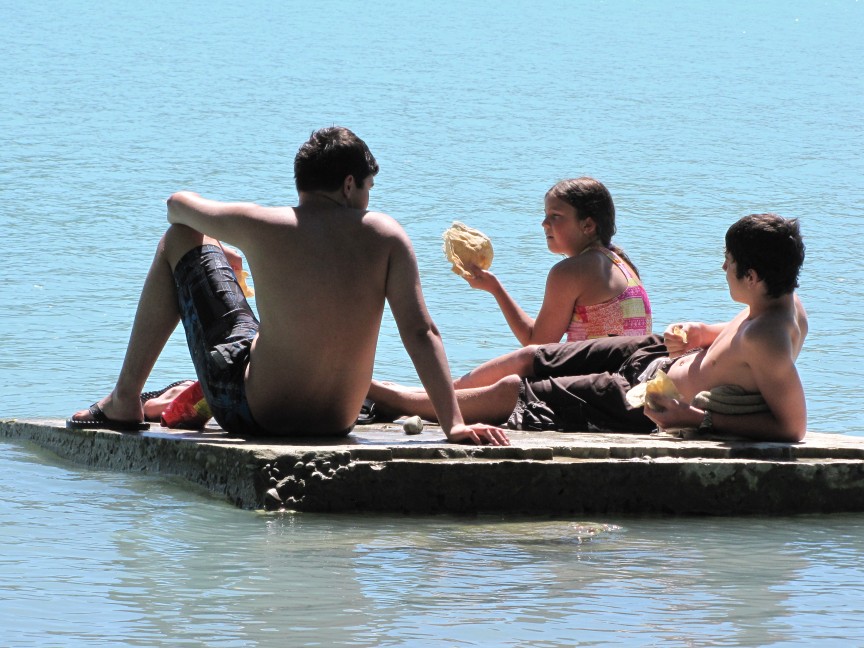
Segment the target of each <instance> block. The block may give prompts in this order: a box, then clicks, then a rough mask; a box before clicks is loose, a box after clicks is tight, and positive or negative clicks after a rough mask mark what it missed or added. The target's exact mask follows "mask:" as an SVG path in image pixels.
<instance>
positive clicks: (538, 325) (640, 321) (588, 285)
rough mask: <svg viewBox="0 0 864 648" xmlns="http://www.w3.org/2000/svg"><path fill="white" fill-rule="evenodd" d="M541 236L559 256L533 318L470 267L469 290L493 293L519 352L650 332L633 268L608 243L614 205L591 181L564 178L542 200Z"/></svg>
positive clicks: (648, 307) (496, 283) (487, 274)
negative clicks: (519, 346) (535, 346)
mask: <svg viewBox="0 0 864 648" xmlns="http://www.w3.org/2000/svg"><path fill="white" fill-rule="evenodd" d="M545 212H546V216H545V218H544V219H543V222H542V226H543V232H544V234H545V235H546V245H547V246H548V247H549V251H550V252H554V253H556V254H563V255H564V256H565V257H567V258H565V259H564V260H563V261H559V262H558V263H556V264H555V265H554V266H553V267H552V269H551V270H550V271H549V276H548V278H547V279H546V293H545V295H544V297H543V305H542V306H541V307H540V312H539V313H538V314H537V317H536V318H531V317H530V316H529V315H528V314H527V313H525V311H524V310H522V308H520V307H519V305H518V304H517V303H516V301H515V300H514V299H513V298H512V297H511V296H510V294H509V293H508V292H507V291H506V290H505V289H504V287H503V286H502V285H501V282H500V281H499V280H498V278H497V277H496V276H495V275H494V274H492V273H491V272H488V271H485V270H480V269H479V268H471V271H472V272H473V273H474V274H473V276H472V277H469V278H467V279H466V280H467V281H468V283H469V284H470V285H471V287H472V288H477V289H479V290H485V291H487V292H489V293H491V294H492V295H493V296H494V297H495V299H496V301H497V302H498V306H499V307H500V308H501V312H502V313H503V314H504V317H505V319H506V320H507V324H508V325H509V326H510V329H511V330H512V331H513V334H514V335H515V336H516V339H517V340H519V343H520V344H522V345H523V346H528V345H531V344H547V343H550V342H560V341H561V338H562V337H563V336H564V335H565V333H566V335H567V341H568V342H575V341H580V340H586V339H591V338H598V337H605V336H607V335H647V334H649V333H651V304H650V302H649V301H648V293H647V292H646V291H645V288H644V287H643V286H642V282H641V280H640V279H639V273H638V271H637V270H636V266H635V265H633V263H632V262H631V261H630V259H629V258H628V257H627V255H626V254H625V253H624V251H623V250H621V249H620V248H618V247H617V246H615V245H613V244H612V236H613V235H614V234H615V231H616V229H615V205H614V203H613V202H612V196H611V194H610V193H609V190H608V189H606V187H605V186H603V183H601V182H599V181H598V180H595V179H594V178H588V177H582V178H575V179H572V180H562V181H561V182H559V183H558V184H556V185H555V186H553V187H552V188H551V189H550V190H549V191H547V192H546V197H545Z"/></svg>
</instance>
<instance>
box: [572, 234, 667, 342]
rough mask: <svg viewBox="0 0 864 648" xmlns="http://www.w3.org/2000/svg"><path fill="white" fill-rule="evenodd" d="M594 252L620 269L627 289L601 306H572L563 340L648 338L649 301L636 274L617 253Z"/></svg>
mask: <svg viewBox="0 0 864 648" xmlns="http://www.w3.org/2000/svg"><path fill="white" fill-rule="evenodd" d="M592 249H598V250H600V252H602V253H603V254H605V255H606V256H607V257H609V260H610V261H611V262H612V263H614V264H615V266H616V267H618V268H620V270H621V272H623V273H624V276H625V277H626V278H627V288H625V289H624V292H622V293H621V294H620V295H618V296H617V297H613V298H612V299H610V300H609V301H605V302H603V303H602V304H593V305H591V306H576V308H575V310H574V311H573V319H572V320H571V321H570V326H569V327H568V328H567V341H568V342H580V341H582V340H590V339H592V338H600V337H606V336H608V335H649V334H650V333H651V302H650V301H648V293H647V292H646V291H645V288H644V287H643V286H642V282H641V281H640V280H639V277H637V276H636V273H635V272H633V271H632V270H631V269H630V266H628V265H627V264H626V263H625V262H624V261H623V260H622V259H621V257H619V256H618V255H617V254H615V253H614V252H613V251H612V250H609V249H607V248H592Z"/></svg>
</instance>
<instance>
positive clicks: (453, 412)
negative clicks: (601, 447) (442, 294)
mask: <svg viewBox="0 0 864 648" xmlns="http://www.w3.org/2000/svg"><path fill="white" fill-rule="evenodd" d="M388 229H389V232H388V233H389V234H391V236H390V237H389V240H390V241H391V244H392V248H391V251H390V262H389V265H388V270H387V287H386V291H387V292H386V296H387V301H388V303H389V304H390V310H391V312H392V313H393V317H394V319H395V320H396V325H397V326H398V328H399V335H400V337H401V338H402V343H403V344H404V345H405V350H406V351H407V352H408V355H409V356H410V357H411V361H412V362H413V363H414V367H415V368H416V369H417V375H418V376H419V377H420V381H421V382H422V383H423V387H424V388H425V389H426V393H427V394H428V395H429V400H430V401H431V402H432V405H433V407H434V408H435V413H436V415H437V417H438V422H439V423H440V424H441V428H442V429H443V430H444V434H446V435H447V438H448V439H449V440H450V441H457V442H458V441H470V442H473V443H476V444H481V443H491V444H492V445H508V444H509V441H508V440H507V436H506V434H505V433H504V430H502V429H500V428H497V427H494V426H490V425H484V424H475V425H470V426H469V425H465V423H464V421H463V420H462V413H461V412H460V411H459V404H458V402H457V401H456V392H455V390H454V389H453V382H452V377H451V375H450V367H449V365H448V363H447V356H446V355H445V353H444V344H443V342H442V341H441V335H440V334H439V332H438V329H437V328H436V326H435V323H434V322H433V321H432V318H431V317H430V315H429V312H428V311H427V309H426V303H425V300H424V299H423V291H422V289H421V287H420V276H419V271H418V269H417V261H416V259H415V258H414V251H413V249H412V247H411V242H410V241H409V240H408V236H407V234H405V232H404V230H402V228H401V227H400V226H399V225H398V224H396V223H395V221H393V222H392V224H391V225H390V227H389V228H388Z"/></svg>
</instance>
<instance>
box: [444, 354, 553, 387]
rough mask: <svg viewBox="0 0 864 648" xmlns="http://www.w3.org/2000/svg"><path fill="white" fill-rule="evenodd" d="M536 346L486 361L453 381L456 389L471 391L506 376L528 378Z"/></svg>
mask: <svg viewBox="0 0 864 648" xmlns="http://www.w3.org/2000/svg"><path fill="white" fill-rule="evenodd" d="M537 348H538V346H537V345H536V344H532V345H529V346H526V347H522V348H521V349H517V350H516V351H511V352H510V353H505V354H504V355H502V356H498V357H497V358H493V359H492V360H487V361H486V362H484V363H483V364H481V365H479V366H477V367H475V368H474V369H472V370H471V371H469V372H468V373H467V374H465V375H464V376H462V377H461V378H457V379H456V380H455V381H453V386H454V387H455V388H456V389H471V388H474V387H487V386H489V385H494V384H495V383H497V382H498V381H499V380H501V379H502V378H505V377H507V376H514V375H515V376H521V377H523V378H524V377H525V376H530V375H531V371H532V368H533V366H534V356H535V355H536V353H537Z"/></svg>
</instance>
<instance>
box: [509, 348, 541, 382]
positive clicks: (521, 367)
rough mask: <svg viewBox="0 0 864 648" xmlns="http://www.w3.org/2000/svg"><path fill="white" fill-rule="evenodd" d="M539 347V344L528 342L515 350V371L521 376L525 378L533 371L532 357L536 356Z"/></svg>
mask: <svg viewBox="0 0 864 648" xmlns="http://www.w3.org/2000/svg"><path fill="white" fill-rule="evenodd" d="M539 348H540V345H539V344H529V345H528V346H526V347H522V348H521V349H520V350H519V351H517V353H516V358H515V362H514V365H515V367H514V368H515V370H516V371H515V372H516V373H517V374H518V375H519V376H521V377H522V378H526V377H527V376H530V375H532V374H533V373H534V358H535V357H536V356H537V349H539Z"/></svg>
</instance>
